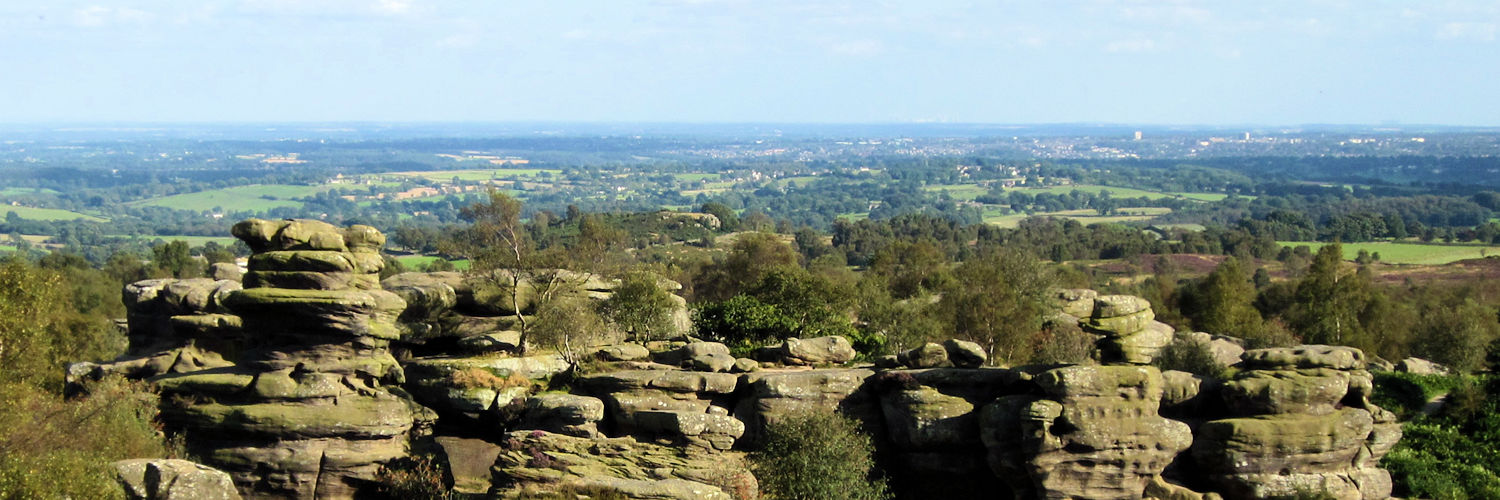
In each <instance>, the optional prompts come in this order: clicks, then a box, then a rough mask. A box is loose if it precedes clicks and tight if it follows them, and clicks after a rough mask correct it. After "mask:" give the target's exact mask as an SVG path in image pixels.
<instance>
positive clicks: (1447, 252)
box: [1279, 241, 1500, 265]
mask: <svg viewBox="0 0 1500 500" xmlns="http://www.w3.org/2000/svg"><path fill="white" fill-rule="evenodd" d="M1279 243H1281V246H1286V247H1298V246H1304V245H1305V246H1308V247H1310V248H1311V249H1312V251H1313V252H1317V251H1318V249H1319V248H1322V247H1323V245H1327V243H1323V242H1317V241H1282V242H1279ZM1360 250H1365V251H1368V252H1370V253H1371V254H1374V253H1376V252H1379V253H1380V261H1381V262H1385V263H1387V264H1424V265H1439V264H1447V263H1449V262H1453V261H1458V260H1464V259H1479V258H1483V257H1486V256H1489V255H1500V246H1485V245H1440V244H1428V243H1409V242H1391V241H1375V242H1366V243H1344V259H1345V260H1354V258H1355V257H1357V256H1358V255H1359V251H1360Z"/></svg>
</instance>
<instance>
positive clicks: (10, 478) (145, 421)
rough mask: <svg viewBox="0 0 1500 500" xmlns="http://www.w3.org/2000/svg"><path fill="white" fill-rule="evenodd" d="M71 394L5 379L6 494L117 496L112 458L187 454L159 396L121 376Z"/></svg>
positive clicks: (1, 451)
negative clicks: (167, 430) (165, 431)
mask: <svg viewBox="0 0 1500 500" xmlns="http://www.w3.org/2000/svg"><path fill="white" fill-rule="evenodd" d="M87 393H88V395H87V396H84V397H79V398H75V399H72V400H64V399H63V398H62V397H60V396H58V395H56V394H53V393H48V392H45V391H42V390H40V389H37V388H36V387H34V386H30V385H27V384H3V385H0V457H4V458H0V497H4V498H112V497H119V496H121V494H122V493H123V492H122V491H121V490H120V487H119V486H118V485H117V484H116V483H115V481H114V476H113V471H111V470H110V469H109V463H110V462H113V461H115V460H124V459H127V458H157V457H165V456H176V455H180V453H181V452H180V450H174V449H173V448H172V447H170V446H168V444H167V442H166V441H165V440H164V439H163V437H162V433H161V431H160V429H159V428H158V427H157V425H156V423H155V418H156V414H157V410H156V405H157V398H156V396H155V395H154V394H152V393H149V392H146V391H144V390H143V388H142V387H141V385H140V384H134V383H129V382H127V381H125V380H124V379H120V378H118V377H112V378H107V379H104V380H101V381H99V382H96V383H94V384H91V385H90V386H89V387H88V388H87Z"/></svg>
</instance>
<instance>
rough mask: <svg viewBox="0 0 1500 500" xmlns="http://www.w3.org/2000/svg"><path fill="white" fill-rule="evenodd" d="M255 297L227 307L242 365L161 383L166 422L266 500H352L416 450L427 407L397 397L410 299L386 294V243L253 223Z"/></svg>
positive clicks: (363, 231) (314, 227)
mask: <svg viewBox="0 0 1500 500" xmlns="http://www.w3.org/2000/svg"><path fill="white" fill-rule="evenodd" d="M234 235H235V236H236V237H238V238H239V239H240V240H242V241H244V242H245V243H246V244H248V245H249V246H250V248H251V249H252V250H253V251H254V252H255V254H254V255H253V256H252V257H251V258H250V271H249V273H247V275H246V276H245V283H246V287H247V288H245V289H244V290H241V291H238V292H235V293H233V294H230V295H228V296H226V297H224V299H223V304H224V306H226V307H228V308H229V309H230V310H232V311H233V312H234V313H236V314H237V315H238V316H239V317H240V318H241V320H242V321H243V324H244V332H245V335H246V338H247V344H248V345H247V349H246V350H245V351H244V353H243V354H242V355H241V356H239V359H238V363H237V364H236V365H235V366H232V367H225V368H217V369H210V370H202V371H197V372H193V373H188V374H182V375H164V376H160V377H157V378H156V379H155V381H156V383H157V386H158V388H159V389H160V390H161V392H162V394H163V401H164V402H165V404H164V407H163V409H162V410H163V411H162V415H163V418H164V419H166V420H167V421H168V422H169V423H170V424H171V425H172V426H174V427H176V428H178V429H181V430H183V431H185V432H186V434H187V443H188V446H189V449H190V450H193V451H195V452H196V453H198V454H199V455H200V456H202V457H204V458H205V459H206V460H207V461H208V462H209V464H211V465H214V466H216V467H218V468H220V469H222V470H224V471H225V472H227V473H229V474H230V476H231V477H233V478H234V481H235V484H236V485H237V486H238V488H239V490H240V491H241V492H242V493H243V494H245V495H247V496H254V497H286V498H313V497H317V498H348V497H351V496H353V495H354V493H355V492H356V490H357V488H358V487H359V485H360V484H361V481H363V480H368V479H370V478H372V477H373V476H374V474H375V472H376V470H377V469H378V468H379V467H380V465H381V464H382V463H384V462H386V461H388V460H390V459H393V458H396V457H399V456H403V455H405V454H406V453H407V441H406V439H407V435H408V432H409V431H411V429H412V427H413V425H414V424H415V423H416V422H417V421H419V420H422V419H423V418H422V415H424V410H422V409H421V408H420V407H419V406H417V405H415V404H414V403H413V402H412V401H410V400H409V399H408V398H407V397H405V396H404V392H403V391H400V390H399V389H396V390H394V391H393V390H392V389H390V388H389V386H390V385H392V384H398V383H400V382H401V381H402V380H403V378H404V376H403V372H402V370H401V367H400V366H398V365H397V363H396V360H395V359H394V358H392V357H391V355H390V353H389V351H388V346H389V344H390V342H391V341H392V340H395V339H396V338H397V337H398V336H399V331H398V329H397V327H396V325H395V319H396V315H397V314H399V313H400V312H401V311H402V310H403V309H404V308H405V307H406V303H405V301H403V300H402V299H401V298H400V297H399V296H397V295H396V294H393V293H390V292H387V291H384V290H381V289H380V284H379V281H377V280H376V276H377V274H378V273H379V271H380V268H381V266H382V265H383V261H382V259H381V256H380V254H379V253H378V252H379V248H380V246H381V245H382V244H383V243H384V242H385V237H384V236H382V235H381V234H380V233H379V232H378V231H376V230H375V229H373V228H370V227H367V226H352V227H349V228H347V229H340V228H337V227H334V226H332V225H329V224H326V223H323V222H318V221H309V220H287V221H265V220H258V219H250V220H247V221H243V222H241V223H239V224H236V225H235V227H234Z"/></svg>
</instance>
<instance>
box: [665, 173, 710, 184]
mask: <svg viewBox="0 0 1500 500" xmlns="http://www.w3.org/2000/svg"><path fill="white" fill-rule="evenodd" d="M672 177H673V178H675V179H677V180H679V181H683V182H697V181H709V180H716V179H718V178H719V174H702V173H691V174H672Z"/></svg>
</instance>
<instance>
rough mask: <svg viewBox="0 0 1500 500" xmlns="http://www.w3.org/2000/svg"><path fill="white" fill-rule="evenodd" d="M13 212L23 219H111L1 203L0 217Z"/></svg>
mask: <svg viewBox="0 0 1500 500" xmlns="http://www.w3.org/2000/svg"><path fill="white" fill-rule="evenodd" d="M11 212H15V213H16V215H17V216H19V217H21V218H22V219H31V220H73V219H83V220H86V221H89V222H107V221H108V220H109V219H104V218H100V217H94V216H92V215H87V214H81V213H78V212H73V211H69V210H62V209H57V208H32V207H13V206H9V205H0V217H9V216H10V213H11Z"/></svg>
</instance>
